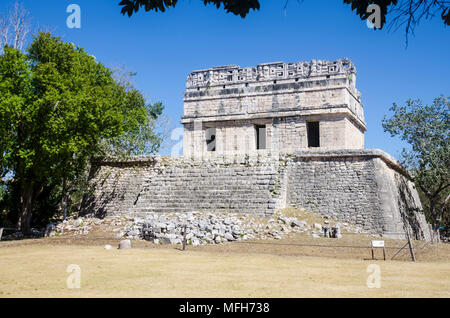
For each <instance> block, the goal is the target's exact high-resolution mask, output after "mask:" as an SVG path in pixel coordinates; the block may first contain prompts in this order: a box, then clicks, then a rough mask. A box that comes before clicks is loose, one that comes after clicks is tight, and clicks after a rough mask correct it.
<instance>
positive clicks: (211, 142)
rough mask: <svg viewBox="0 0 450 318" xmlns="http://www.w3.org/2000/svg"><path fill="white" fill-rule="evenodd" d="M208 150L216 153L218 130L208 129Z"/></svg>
mask: <svg viewBox="0 0 450 318" xmlns="http://www.w3.org/2000/svg"><path fill="white" fill-rule="evenodd" d="M206 149H207V151H216V128H208V129H206Z"/></svg>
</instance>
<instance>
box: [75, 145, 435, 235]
mask: <svg viewBox="0 0 450 318" xmlns="http://www.w3.org/2000/svg"><path fill="white" fill-rule="evenodd" d="M91 177H92V183H93V185H94V187H95V188H94V192H93V195H92V196H91V197H90V198H88V199H87V200H86V201H85V204H84V212H85V213H94V214H96V215H98V216H104V215H112V214H116V215H117V214H122V213H146V212H188V211H192V210H205V211H211V212H214V211H216V212H219V211H220V212H226V211H230V212H239V213H252V214H258V215H266V216H267V215H271V214H273V213H274V212H275V211H276V210H277V209H280V208H284V207H304V208H306V209H308V210H310V211H313V212H317V213H321V214H323V215H328V216H331V217H333V218H335V219H337V220H341V221H343V222H348V223H351V224H358V225H361V226H363V227H364V228H365V229H366V230H367V231H369V232H375V233H383V234H384V235H385V236H389V237H402V236H403V234H402V233H404V228H405V225H407V226H408V227H409V228H411V229H412V230H413V233H414V235H415V237H417V238H425V239H429V233H428V227H427V224H426V221H425V218H424V215H423V213H421V212H419V211H420V210H421V205H420V201H419V199H418V196H417V192H416V190H415V188H414V185H413V184H412V182H410V181H409V180H408V178H407V177H406V174H405V172H404V171H402V169H401V167H400V165H399V164H398V163H397V162H396V161H395V160H394V159H392V158H391V157H390V156H389V155H387V154H385V153H384V152H382V151H380V150H345V151H342V150H339V151H338V150H336V151H301V152H296V153H294V154H290V155H289V154H282V155H278V154H271V155H268V154H261V155H255V156H248V155H241V156H238V155H236V156H207V157H202V158H198V157H196V158H187V157H152V158H149V157H141V158H134V159H132V160H128V161H115V160H105V161H102V162H98V163H97V164H96V167H95V169H93V171H92V176H91Z"/></svg>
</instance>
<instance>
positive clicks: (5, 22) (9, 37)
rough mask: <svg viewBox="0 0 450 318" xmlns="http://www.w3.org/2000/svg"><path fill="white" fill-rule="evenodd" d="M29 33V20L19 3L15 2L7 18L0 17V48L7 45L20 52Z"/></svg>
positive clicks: (26, 12)
mask: <svg viewBox="0 0 450 318" xmlns="http://www.w3.org/2000/svg"><path fill="white" fill-rule="evenodd" d="M30 31H31V18H30V16H29V14H28V11H27V10H26V9H25V8H24V6H23V5H22V3H21V2H19V1H16V2H15V3H14V5H13V7H12V9H10V10H9V12H8V16H7V17H2V16H1V15H0V48H3V47H4V46H5V45H9V46H11V47H13V48H15V49H18V50H22V49H23V46H24V44H25V40H26V38H27V36H28V34H29V33H30Z"/></svg>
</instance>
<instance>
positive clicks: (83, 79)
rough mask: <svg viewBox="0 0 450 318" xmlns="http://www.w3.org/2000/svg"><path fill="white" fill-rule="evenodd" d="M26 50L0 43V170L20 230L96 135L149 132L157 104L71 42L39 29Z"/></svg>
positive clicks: (89, 152) (72, 172)
mask: <svg viewBox="0 0 450 318" xmlns="http://www.w3.org/2000/svg"><path fill="white" fill-rule="evenodd" d="M27 51H28V53H27V54H24V53H22V52H20V51H19V50H18V49H15V48H13V47H10V46H6V47H5V48H4V53H3V55H1V56H0V153H1V154H2V156H1V157H0V173H1V175H2V177H4V176H5V175H6V174H12V175H13V185H14V186H12V188H13V189H17V195H16V196H14V195H12V197H14V198H17V199H15V203H16V208H17V215H18V220H17V226H18V228H20V229H21V230H22V231H23V232H25V233H29V231H30V227H31V217H32V215H33V210H34V209H35V208H36V207H37V204H36V203H37V201H38V199H40V198H42V197H41V196H42V195H43V193H45V192H47V193H51V192H52V190H53V189H54V188H55V187H56V186H60V187H62V188H63V191H62V194H63V195H64V193H65V191H66V189H64V188H67V184H69V183H71V182H75V181H76V180H77V178H79V177H80V175H81V174H83V172H84V171H85V169H86V166H87V165H88V163H89V161H90V160H91V158H92V157H93V156H96V155H98V154H99V151H100V148H101V144H102V143H103V142H105V141H106V142H107V141H111V140H114V141H116V140H120V138H124V136H136V135H138V136H139V135H141V136H142V132H143V131H145V132H146V134H148V133H150V129H149V127H151V125H152V120H154V119H155V118H156V117H157V116H158V115H159V114H160V113H161V111H162V105H160V104H156V105H148V104H146V101H145V99H144V98H143V96H142V95H141V93H140V92H139V91H137V90H136V89H134V88H131V87H124V86H123V85H121V84H119V83H117V82H116V81H115V80H114V79H113V76H112V71H111V70H109V69H108V68H106V67H105V66H103V65H102V64H101V63H98V62H97V61H96V60H95V58H94V57H93V56H91V55H89V54H87V53H86V52H85V51H84V50H83V49H82V48H79V47H76V46H75V45H74V44H71V43H64V42H62V41H61V39H60V38H58V37H53V36H51V35H50V34H49V33H40V34H39V35H38V36H37V37H35V39H34V41H33V42H32V44H31V45H30V47H29V48H28V50H27ZM144 136H147V135H145V134H144ZM155 136H156V135H155ZM155 136H154V137H155ZM154 141H155V142H156V143H158V141H157V138H156V137H155V139H154ZM111 142H112V141H111ZM156 148H157V147H155V148H154V149H153V150H155V149H156Z"/></svg>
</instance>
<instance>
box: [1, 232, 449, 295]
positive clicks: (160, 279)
mask: <svg viewBox="0 0 450 318" xmlns="http://www.w3.org/2000/svg"><path fill="white" fill-rule="evenodd" d="M241 245H242V246H244V244H241ZM136 246H137V247H135V248H133V249H131V250H117V249H115V248H114V249H112V250H105V249H104V248H103V246H102V245H96V246H94V245H74V244H70V245H69V244H64V242H63V243H62V244H50V243H49V241H45V240H44V241H42V242H41V243H40V244H9V245H6V244H5V242H2V244H0V297H450V259H449V258H448V257H447V258H446V259H445V257H444V259H442V257H440V258H438V259H436V260H429V261H419V262H416V263H412V262H409V261H368V260H364V259H358V258H339V257H338V258H336V257H313V256H305V255H295V253H294V255H292V254H289V255H280V253H269V252H268V251H265V252H264V251H262V252H261V253H260V252H258V251H256V253H255V251H252V250H251V249H249V250H242V249H239V250H236V251H233V249H237V247H235V246H239V244H227V245H224V246H208V247H206V248H198V249H190V250H188V251H185V252H182V251H180V250H177V249H175V248H173V247H169V248H167V247H166V248H145V247H139V246H138V245H136ZM227 246H228V247H227ZM246 246H248V245H246ZM275 248H276V247H275ZM290 249H291V250H292V247H290ZM447 252H448V249H446V255H447V256H448V255H449V254H447ZM374 263H375V264H377V265H379V266H380V269H381V288H372V289H370V288H368V287H367V285H366V281H367V278H368V276H369V275H370V273H367V271H366V270H367V267H368V265H370V264H374ZM70 264H76V265H78V266H79V267H80V268H81V288H80V289H69V288H67V286H66V280H67V278H68V277H69V275H70V273H67V272H66V269H67V267H68V265H70Z"/></svg>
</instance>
